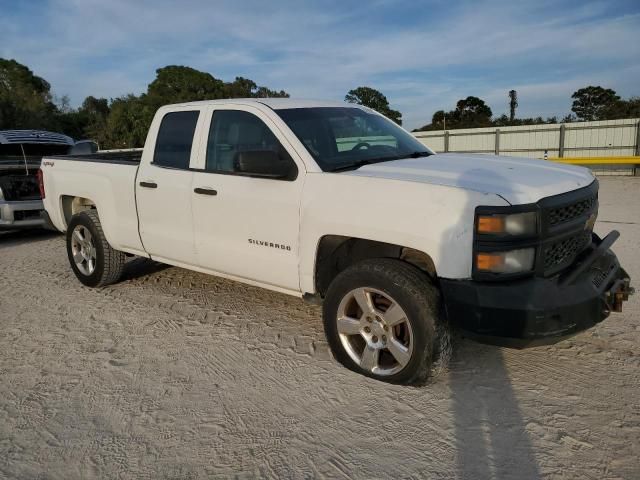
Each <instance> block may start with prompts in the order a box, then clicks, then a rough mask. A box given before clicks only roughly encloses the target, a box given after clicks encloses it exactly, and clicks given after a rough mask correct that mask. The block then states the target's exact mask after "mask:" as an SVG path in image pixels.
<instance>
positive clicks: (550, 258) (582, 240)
mask: <svg viewBox="0 0 640 480" xmlns="http://www.w3.org/2000/svg"><path fill="white" fill-rule="evenodd" d="M590 244H591V232H590V231H582V232H580V233H578V234H576V235H573V236H571V237H569V238H565V239H563V240H560V241H558V242H554V243H551V244H548V245H546V246H544V248H543V258H544V269H545V272H547V271H549V270H553V269H556V268H557V267H559V266H561V265H564V264H569V263H571V262H573V260H574V259H575V258H576V256H578V254H579V253H581V252H582V251H583V250H584V249H585V248H587V246H589V245H590Z"/></svg>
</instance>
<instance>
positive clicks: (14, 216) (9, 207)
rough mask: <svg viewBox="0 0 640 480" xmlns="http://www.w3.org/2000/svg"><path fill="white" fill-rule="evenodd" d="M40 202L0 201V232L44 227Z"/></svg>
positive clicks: (42, 207)
mask: <svg viewBox="0 0 640 480" xmlns="http://www.w3.org/2000/svg"><path fill="white" fill-rule="evenodd" d="M43 209H44V206H43V205H42V200H25V201H15V202H9V201H5V200H0V230H12V229H16V228H34V227H42V226H44V221H43V219H42V217H41V211H42V210H43Z"/></svg>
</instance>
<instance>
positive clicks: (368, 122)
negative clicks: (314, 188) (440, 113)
mask: <svg viewBox="0 0 640 480" xmlns="http://www.w3.org/2000/svg"><path fill="white" fill-rule="evenodd" d="M277 113H278V115H280V117H281V118H282V119H283V120H284V122H285V123H286V124H287V125H288V126H289V128H290V129H291V130H293V133H295V135H296V136H297V137H298V139H299V140H300V141H301V142H302V143H303V144H304V146H305V147H307V150H308V151H309V153H310V154H311V155H312V156H313V158H314V159H315V160H316V162H317V163H318V165H319V166H320V168H322V170H324V171H325V172H332V171H339V170H348V169H354V168H358V167H361V166H363V165H367V164H371V163H377V162H384V161H389V160H398V159H401V158H415V157H422V156H428V155H431V154H433V152H432V151H431V150H429V149H428V148H427V147H426V146H424V145H423V144H422V143H420V142H419V141H418V140H416V138H414V137H413V136H412V135H411V134H410V133H408V132H406V131H405V130H403V129H402V128H400V127H398V126H397V125H396V124H395V123H393V122H391V121H389V120H387V119H385V118H383V117H381V116H380V115H377V114H374V113H369V112H366V111H364V110H361V109H360V108H354V107H317V108H288V109H281V110H277Z"/></svg>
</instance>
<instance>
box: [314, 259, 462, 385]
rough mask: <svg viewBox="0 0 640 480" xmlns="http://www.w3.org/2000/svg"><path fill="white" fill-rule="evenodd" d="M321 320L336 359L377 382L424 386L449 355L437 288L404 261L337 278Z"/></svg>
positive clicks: (368, 264)
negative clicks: (433, 371)
mask: <svg viewBox="0 0 640 480" xmlns="http://www.w3.org/2000/svg"><path fill="white" fill-rule="evenodd" d="M362 305H367V307H365V308H363V307H362ZM396 307H400V309H401V310H400V311H399V310H397V308H396ZM367 309H368V311H365V310H367ZM323 321H324V329H325V334H326V337H327V341H328V343H329V346H330V348H331V351H332V353H333V356H334V357H335V358H336V360H338V362H340V363H341V364H342V365H343V366H345V367H346V368H348V369H349V370H352V371H354V372H357V373H361V374H362V375H366V376H368V377H371V378H375V379H377V380H381V381H384V382H389V383H397V384H422V383H425V382H426V381H427V379H428V378H430V376H431V373H432V367H434V369H435V370H437V371H438V372H439V371H441V370H443V368H444V366H445V365H446V363H447V360H448V357H449V353H450V345H451V343H450V339H449V330H448V327H447V324H446V321H445V318H444V315H441V309H440V293H439V291H438V289H437V288H436V287H435V286H434V285H433V284H432V283H431V281H430V279H429V277H428V276H427V275H426V274H425V273H424V272H422V271H421V270H419V269H418V268H416V267H414V266H413V265H410V264H408V263H405V262H402V261H400V260H393V259H387V258H378V259H371V260H365V261H362V262H359V263H357V264H355V265H352V266H351V267H349V268H347V269H346V270H344V271H342V272H341V273H340V274H338V275H337V276H336V278H335V279H334V280H333V282H332V283H331V285H330V286H329V289H328V291H327V294H326V296H325V301H324V304H323ZM367 330H368V331H367ZM376 352H377V353H376ZM372 358H373V359H372Z"/></svg>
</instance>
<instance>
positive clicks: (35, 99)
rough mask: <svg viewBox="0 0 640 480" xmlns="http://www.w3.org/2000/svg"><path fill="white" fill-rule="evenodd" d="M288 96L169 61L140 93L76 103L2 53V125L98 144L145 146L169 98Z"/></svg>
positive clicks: (239, 79) (244, 81) (7, 127)
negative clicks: (158, 112)
mask: <svg viewBox="0 0 640 480" xmlns="http://www.w3.org/2000/svg"><path fill="white" fill-rule="evenodd" d="M288 96H289V94H288V93H287V92H285V91H284V90H271V89H269V88H267V87H263V86H258V85H257V84H256V83H255V82H254V81H253V80H250V79H248V78H244V77H236V78H235V80H233V81H232V82H225V81H223V80H220V79H218V78H215V77H214V76H213V75H211V74H209V73H206V72H201V71H199V70H196V69H193V68H190V67H183V66H176V65H169V66H166V67H163V68H159V69H158V70H156V78H155V79H154V80H153V81H152V82H151V83H150V84H149V85H148V87H147V91H146V92H145V93H143V94H141V95H133V94H129V95H124V96H122V97H118V98H114V99H110V100H108V99H106V98H96V97H94V96H88V97H87V98H85V100H84V101H83V102H82V105H81V106H80V107H79V108H75V109H74V108H71V107H70V106H69V100H68V98H67V97H61V98H56V97H54V95H53V93H52V92H51V86H50V85H49V83H48V82H47V81H46V80H44V79H43V78H41V77H38V76H37V75H35V74H34V73H33V72H32V71H31V70H30V69H29V68H28V67H26V66H25V65H21V64H20V63H18V62H16V61H15V60H5V59H2V58H0V130H4V129H43V130H52V131H57V132H62V133H64V134H66V135H69V136H70V137H72V138H75V139H82V138H91V139H94V140H96V141H97V142H98V143H99V144H100V147H101V148H131V147H141V146H143V145H144V141H145V139H146V136H147V131H148V129H149V126H150V124H151V120H152V119H153V115H154V114H155V112H156V110H157V109H158V108H159V107H160V106H162V105H167V104H169V103H180V102H191V101H197V100H213V99H220V98H249V97H251V98H265V97H288Z"/></svg>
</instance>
